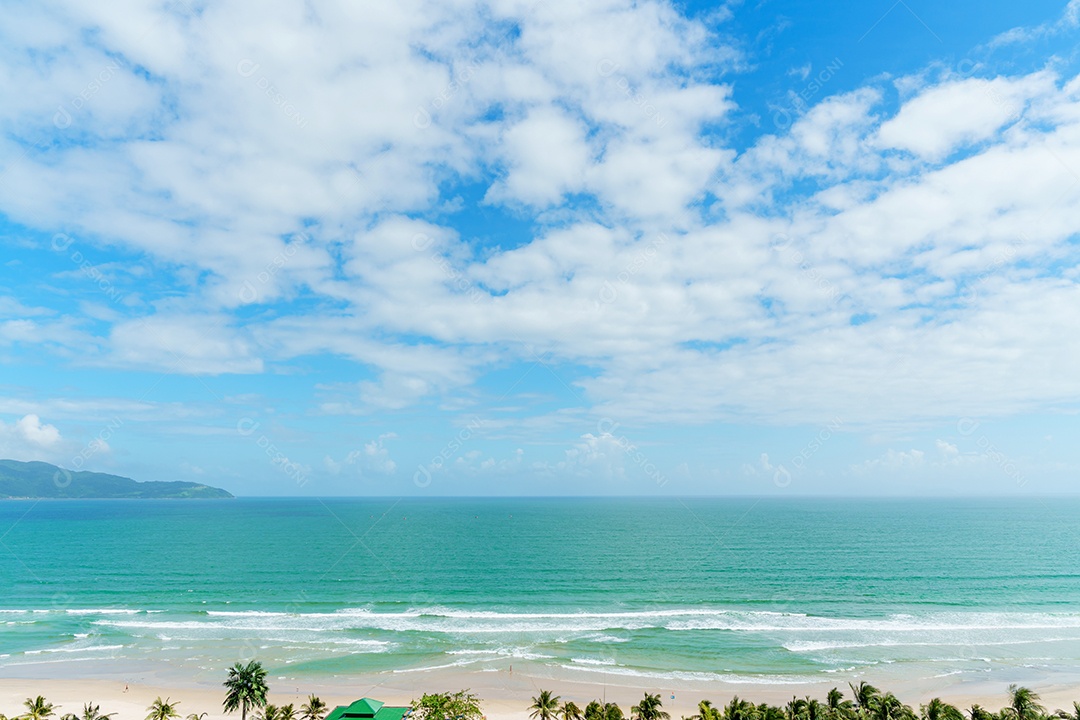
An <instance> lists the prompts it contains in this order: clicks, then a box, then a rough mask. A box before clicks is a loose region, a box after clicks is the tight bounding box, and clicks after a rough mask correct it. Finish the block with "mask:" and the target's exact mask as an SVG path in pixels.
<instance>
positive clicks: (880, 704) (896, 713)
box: [870, 693, 915, 720]
mask: <svg viewBox="0 0 1080 720" xmlns="http://www.w3.org/2000/svg"><path fill="white" fill-rule="evenodd" d="M914 715H915V713H913V712H912V711H911V708H909V707H908V706H907V705H905V704H904V703H902V702H900V700H899V699H898V698H897V697H896V696H895V695H893V694H892V693H885V694H884V695H875V696H874V697H873V699H872V700H871V701H870V717H871V718H873V720H904V719H905V718H911V717H913V716H914Z"/></svg>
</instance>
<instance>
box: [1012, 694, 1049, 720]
mask: <svg viewBox="0 0 1080 720" xmlns="http://www.w3.org/2000/svg"><path fill="white" fill-rule="evenodd" d="M1005 711H1006V712H1008V714H1009V716H1010V717H1011V718H1012V720H1038V719H1039V718H1041V717H1042V716H1043V714H1044V713H1045V712H1046V710H1045V708H1043V706H1042V705H1040V704H1039V696H1038V695H1036V694H1035V693H1034V692H1032V691H1031V690H1029V689H1028V688H1026V687H1020V686H1018V685H1010V686H1009V707H1007V708H1005Z"/></svg>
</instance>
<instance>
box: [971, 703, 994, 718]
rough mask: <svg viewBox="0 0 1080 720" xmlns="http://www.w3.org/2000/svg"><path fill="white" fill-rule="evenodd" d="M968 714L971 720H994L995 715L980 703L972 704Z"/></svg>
mask: <svg viewBox="0 0 1080 720" xmlns="http://www.w3.org/2000/svg"><path fill="white" fill-rule="evenodd" d="M968 716H969V717H970V718H971V720H996V718H997V716H996V715H994V713H992V712H990V711H989V710H987V709H986V708H984V707H983V706H982V705H972V706H971V709H970V710H968Z"/></svg>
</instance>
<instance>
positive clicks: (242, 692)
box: [223, 660, 270, 720]
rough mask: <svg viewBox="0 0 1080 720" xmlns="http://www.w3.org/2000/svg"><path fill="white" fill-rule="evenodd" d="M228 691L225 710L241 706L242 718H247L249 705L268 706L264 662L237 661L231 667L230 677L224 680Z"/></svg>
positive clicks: (228, 710)
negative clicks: (244, 662) (245, 662)
mask: <svg viewBox="0 0 1080 720" xmlns="http://www.w3.org/2000/svg"><path fill="white" fill-rule="evenodd" d="M224 685H225V688H226V693H225V702H224V703H223V705H224V707H225V712H233V711H234V710H236V709H237V708H240V720H247V711H248V708H249V707H257V708H261V707H266V693H268V692H269V691H270V688H268V687H267V686H266V670H265V669H263V666H262V663H259V662H258V661H256V660H252V661H251V662H249V663H248V664H247V665H245V664H243V663H236V664H235V665H233V666H232V667H231V668H229V677H228V678H227V679H226V680H225V682H224Z"/></svg>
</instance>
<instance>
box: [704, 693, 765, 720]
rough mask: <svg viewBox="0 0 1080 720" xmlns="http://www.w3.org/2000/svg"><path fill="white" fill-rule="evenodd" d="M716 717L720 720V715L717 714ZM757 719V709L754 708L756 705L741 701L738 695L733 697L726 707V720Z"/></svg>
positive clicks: (724, 715) (724, 716)
mask: <svg viewBox="0 0 1080 720" xmlns="http://www.w3.org/2000/svg"><path fill="white" fill-rule="evenodd" d="M714 712H715V711H714ZM716 715H717V716H718V717H717V720H719V715H720V713H718V712H717V713H716ZM755 717H757V708H756V707H754V703H752V702H750V701H749V700H741V699H740V698H739V696H738V695H734V696H732V698H731V701H730V702H728V704H727V705H725V706H724V714H723V718H724V720H754V718H755Z"/></svg>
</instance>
